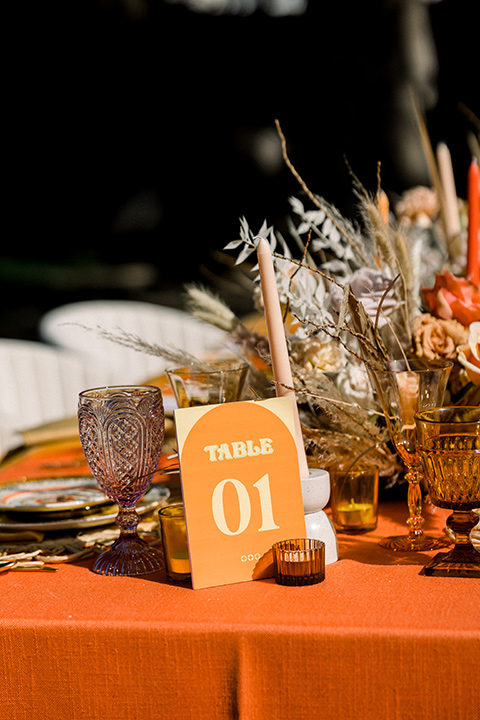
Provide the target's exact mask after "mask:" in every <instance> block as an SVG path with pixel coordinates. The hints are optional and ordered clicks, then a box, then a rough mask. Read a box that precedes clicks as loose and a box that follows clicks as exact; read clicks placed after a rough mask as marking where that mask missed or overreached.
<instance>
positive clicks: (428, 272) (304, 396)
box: [110, 122, 480, 483]
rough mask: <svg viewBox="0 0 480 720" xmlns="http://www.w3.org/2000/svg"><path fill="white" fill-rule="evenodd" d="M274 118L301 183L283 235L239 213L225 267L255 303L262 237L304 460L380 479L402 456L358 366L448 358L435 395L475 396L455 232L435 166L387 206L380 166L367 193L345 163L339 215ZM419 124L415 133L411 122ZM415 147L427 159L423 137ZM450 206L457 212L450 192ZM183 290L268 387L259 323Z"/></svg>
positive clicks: (166, 353) (263, 390)
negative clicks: (450, 233) (344, 198)
mask: <svg viewBox="0 0 480 720" xmlns="http://www.w3.org/2000/svg"><path fill="white" fill-rule="evenodd" d="M276 124H277V131H278V134H279V137H280V141H281V144H282V149H283V155H284V160H285V162H286V164H287V166H288V167H289V169H290V170H291V172H292V173H293V175H294V177H295V178H296V179H297V181H298V183H299V186H300V190H301V193H300V197H292V198H290V206H291V213H292V215H291V217H290V218H288V221H287V227H288V232H289V237H288V238H287V237H284V235H282V234H281V233H280V232H279V231H278V230H276V229H275V228H274V227H272V226H268V225H267V223H266V222H264V224H263V225H262V227H261V228H260V229H259V230H258V232H252V230H251V229H250V227H249V225H248V222H247V220H246V219H242V220H241V223H240V237H239V238H238V239H237V240H234V241H232V242H229V243H228V244H227V245H226V247H225V250H226V251H227V252H231V251H235V252H236V253H237V258H236V261H235V264H236V266H237V270H238V271H239V272H241V273H243V274H244V275H246V276H248V277H249V278H250V279H253V283H252V288H253V293H254V297H255V300H256V304H257V307H258V310H259V312H260V313H261V312H262V305H261V288H260V282H259V273H258V265H257V263H256V254H255V251H256V238H258V237H259V236H261V237H264V238H265V239H267V240H268V242H269V244H270V247H271V250H272V255H273V258H274V263H275V272H276V280H277V288H278V293H279V298H280V302H281V304H282V307H283V308H284V319H285V327H286V334H287V337H288V342H289V351H290V357H291V364H292V374H293V377H294V384H295V388H294V389H295V391H296V396H297V402H298V405H299V413H300V419H301V423H302V431H303V435H304V442H305V447H306V451H307V454H308V455H309V462H311V463H312V464H317V465H318V466H321V467H324V468H327V469H329V468H333V467H334V466H338V465H339V464H343V465H344V466H345V467H348V468H350V467H351V466H352V463H356V462H362V463H363V464H366V465H369V464H373V465H375V466H377V467H378V468H379V471H380V475H381V476H383V477H385V478H388V482H389V483H392V482H394V481H395V480H396V479H397V478H398V477H399V473H400V472H401V470H402V469H403V466H402V465H401V464H400V463H399V460H398V456H397V454H396V452H395V451H394V450H393V449H392V447H391V445H390V442H389V436H388V432H387V429H386V427H385V423H384V422H383V420H382V413H381V411H380V405H379V403H378V401H377V399H376V397H375V394H374V391H373V390H372V386H371V384H370V382H369V378H368V368H383V367H385V364H386V363H387V362H388V361H389V360H391V359H395V358H415V357H424V358H426V359H441V358H446V359H452V360H453V361H454V372H452V375H451V381H450V386H449V388H448V398H447V401H448V402H449V403H450V404H457V403H459V404H473V405H477V404H479V403H480V290H479V288H478V286H476V285H474V284H473V283H471V282H468V281H467V280H466V279H465V278H463V277H460V276H458V275H457V274H459V273H461V272H463V270H464V266H465V233H463V234H461V235H459V236H457V237H454V238H450V239H449V238H446V234H445V225H444V221H443V214H442V202H441V200H440V196H441V192H440V189H439V188H438V178H437V175H436V173H435V172H433V173H432V174H433V177H434V180H435V182H434V187H432V188H426V187H418V188H413V189H412V190H409V191H407V192H405V193H404V195H403V196H402V198H401V200H400V202H399V203H398V204H397V206H396V207H395V208H393V209H392V208H390V206H389V202H388V199H387V196H386V195H385V193H384V192H383V191H382V189H381V180H380V167H379V168H378V176H377V177H378V185H377V189H376V192H374V193H370V192H367V190H366V189H365V188H364V187H363V185H362V183H361V182H360V181H359V179H358V178H357V177H356V176H355V175H354V173H353V172H351V177H352V187H353V192H354V194H355V198H356V201H357V211H358V216H357V218H356V220H355V221H351V220H350V219H347V218H345V217H343V216H342V215H341V213H340V212H339V211H338V210H337V208H336V207H334V206H333V205H332V204H331V203H329V202H328V201H327V200H325V199H324V198H323V197H320V196H318V195H316V194H314V193H313V192H312V191H311V190H310V189H309V188H308V187H307V186H306V184H305V182H304V181H303V179H302V177H301V176H300V174H299V173H298V172H297V170H296V169H295V167H294V166H293V164H292V163H291V161H290V159H289V157H288V153H287V147H286V140H285V137H284V135H283V132H282V130H281V128H280V125H279V123H278V122H277V123H276ZM420 131H421V133H422V134H423V136H424V137H425V128H424V127H423V126H422V125H421V123H420ZM479 146H480V145H479ZM426 152H427V155H428V157H429V158H430V159H431V148H429V146H428V145H427V148H426ZM479 159H480V158H479ZM459 212H460V216H461V217H462V216H464V213H465V203H463V202H462V201H460V200H459ZM463 225H465V222H464V221H463ZM243 284H244V283H243V282H242V285H243ZM186 292H187V301H188V307H189V310H190V312H191V313H192V315H194V316H196V317H197V318H199V319H200V320H202V321H204V322H207V323H211V324H214V325H216V326H218V327H221V328H223V329H224V330H225V331H226V338H227V342H226V344H227V345H228V347H229V350H230V352H235V353H236V354H238V355H239V356H241V357H242V358H244V359H246V360H248V361H249V363H250V368H251V372H250V375H249V379H248V389H249V391H250V392H251V393H253V396H255V397H260V398H262V397H268V396H271V395H272V394H274V384H273V381H272V377H271V372H270V359H269V348H268V339H267V337H266V332H259V331H258V329H252V328H251V327H250V326H249V325H248V323H246V322H243V321H242V320H241V319H240V318H238V317H236V316H235V314H234V313H233V312H232V311H231V310H230V308H229V307H228V306H227V305H226V304H225V303H224V302H223V301H222V299H221V298H220V297H218V296H216V295H215V294H214V293H212V292H211V291H209V290H206V289H204V288H202V287H198V286H193V285H192V286H188V287H187V288H186ZM110 339H111V340H113V341H115V342H120V343H121V344H123V345H126V346H128V347H131V348H133V349H136V350H139V351H141V352H147V353H150V354H154V355H159V356H162V357H164V358H166V359H168V360H169V361H170V362H174V363H176V364H182V365H190V366H197V367H199V366H205V362H204V361H203V360H200V359H199V358H195V357H192V356H187V355H186V354H185V353H183V352H178V351H176V350H175V349H166V348H162V347H158V346H155V345H150V344H149V343H148V341H145V340H144V339H142V338H138V337H135V336H132V335H129V334H127V333H121V334H120V335H116V336H112V335H110Z"/></svg>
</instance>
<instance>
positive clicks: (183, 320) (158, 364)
mask: <svg viewBox="0 0 480 720" xmlns="http://www.w3.org/2000/svg"><path fill="white" fill-rule="evenodd" d="M86 328H88V329H86ZM102 330H104V331H108V332H109V333H113V334H114V335H117V336H118V335H119V334H120V331H122V332H125V333H128V334H132V335H135V336H137V337H139V338H140V339H142V340H144V341H146V342H147V343H150V344H156V345H159V346H161V347H164V348H168V349H172V350H183V351H185V352H188V353H190V354H192V355H195V356H196V357H199V358H204V357H206V356H208V355H209V354H211V353H215V352H216V351H218V350H219V349H220V348H221V346H222V344H223V343H224V341H225V338H226V333H225V332H224V331H223V330H220V329H219V328H216V327H213V326H210V325H208V324H206V323H202V322H201V321H199V320H197V319H196V318H194V317H192V316H191V315H189V314H188V313H186V312H183V311H182V310H177V309H176V308H169V307H163V306H160V305H155V304H153V303H147V302H140V301H124V300H98V301H97V300H90V301H83V302H78V303H71V304H68V305H63V306H61V307H58V308H55V309H54V310H51V311H49V312H48V313H46V314H45V315H44V316H43V318H41V320H40V324H39V333H40V337H41V338H42V339H43V340H44V341H46V342H48V343H51V344H52V345H56V346H61V347H65V348H69V349H70V350H72V351H75V352H76V353H78V354H79V356H80V357H83V358H85V357H86V358H89V359H94V360H96V361H99V362H101V363H102V365H103V367H104V368H106V367H108V376H106V377H105V379H104V383H103V384H119V383H140V382H145V381H147V380H148V379H152V378H155V377H157V376H159V375H161V374H162V373H163V371H164V370H165V368H166V367H168V365H169V364H171V363H169V362H168V361H167V360H165V359H164V358H162V357H156V356H152V355H149V354H147V353H144V352H139V351H137V350H135V349H131V348H128V347H124V346H122V345H120V344H118V343H116V342H113V341H112V340H109V339H106V338H105V337H102V334H101V331H102Z"/></svg>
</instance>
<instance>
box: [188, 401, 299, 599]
mask: <svg viewBox="0 0 480 720" xmlns="http://www.w3.org/2000/svg"><path fill="white" fill-rule="evenodd" d="M174 414H175V427H176V432H177V443H178V452H179V459H180V474H181V483H182V493H183V501H184V505H185V516H186V522H187V533H188V547H189V555H190V565H191V571H192V585H193V587H194V588H195V589H197V588H202V587H209V586H214V585H224V584H228V583H236V582H243V581H246V580H254V579H260V578H261V577H272V576H273V565H272V562H273V561H272V556H271V552H270V548H271V546H272V545H273V543H275V542H277V540H284V539H288V538H294V537H305V536H306V532H305V518H304V511H303V501H302V490H301V482H300V472H299V466H298V453H297V447H296V444H295V425H294V416H293V406H292V400H291V398H290V397H283V398H272V399H269V400H260V401H245V402H236V403H225V404H221V405H204V406H201V407H191V408H183V409H178V410H175V411H174Z"/></svg>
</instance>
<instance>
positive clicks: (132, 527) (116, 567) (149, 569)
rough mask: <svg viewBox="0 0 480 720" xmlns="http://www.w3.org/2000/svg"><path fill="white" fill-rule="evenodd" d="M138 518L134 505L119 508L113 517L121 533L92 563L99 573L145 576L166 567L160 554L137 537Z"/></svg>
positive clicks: (94, 569) (94, 570)
mask: <svg viewBox="0 0 480 720" xmlns="http://www.w3.org/2000/svg"><path fill="white" fill-rule="evenodd" d="M139 521H140V517H139V515H138V513H137V511H136V510H135V508H134V507H133V508H120V510H119V512H118V514H117V517H116V518H115V523H116V525H117V526H118V527H119V528H120V536H119V537H118V538H117V540H115V542H114V543H112V545H111V546H110V549H109V550H107V551H106V552H104V553H102V554H101V555H100V556H99V557H98V558H97V559H96V561H95V562H94V564H93V567H92V570H93V572H96V573H98V574H99V575H129V576H133V575H146V574H148V573H153V572H158V571H159V570H163V569H164V568H165V562H164V557H163V553H162V552H161V551H160V550H157V549H156V548H153V547H150V546H149V544H148V543H147V542H146V541H145V540H143V539H142V538H141V537H139V535H138V533H137V526H138V523H139Z"/></svg>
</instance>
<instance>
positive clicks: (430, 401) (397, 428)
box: [370, 360, 453, 552]
mask: <svg viewBox="0 0 480 720" xmlns="http://www.w3.org/2000/svg"><path fill="white" fill-rule="evenodd" d="M452 366H453V363H452V362H451V361H440V360H439V361H431V362H428V363H427V362H423V361H422V360H394V361H392V362H390V363H388V365H387V368H386V370H381V371H380V370H371V371H370V374H371V377H372V378H373V380H374V386H375V388H376V390H377V392H378V395H379V398H380V401H381V404H382V408H383V411H384V414H385V419H386V423H387V427H388V431H389V435H390V438H391V440H392V442H393V443H394V445H395V448H396V450H397V453H398V454H399V456H400V457H401V459H402V460H403V462H404V464H405V466H406V468H407V472H406V475H405V478H406V480H407V482H408V495H407V502H408V510H409V517H408V520H407V525H408V533H407V534H406V535H400V536H395V537H388V538H384V539H383V540H381V541H380V545H381V546H382V547H385V548H388V549H389V550H404V551H413V552H423V551H426V550H435V549H437V548H441V547H446V546H447V545H450V544H451V541H450V540H449V538H447V537H444V538H436V537H429V536H427V535H425V533H424V532H423V529H422V526H423V524H424V522H425V520H424V518H423V517H422V488H421V480H422V473H421V467H420V457H419V454H418V451H417V430H416V426H415V420H414V414H415V413H416V412H418V411H422V410H425V409H428V408H434V407H439V406H440V405H442V404H443V398H444V394H445V388H446V385H447V381H448V378H449V375H450V371H451V369H452Z"/></svg>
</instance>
